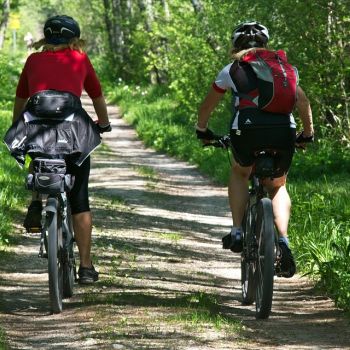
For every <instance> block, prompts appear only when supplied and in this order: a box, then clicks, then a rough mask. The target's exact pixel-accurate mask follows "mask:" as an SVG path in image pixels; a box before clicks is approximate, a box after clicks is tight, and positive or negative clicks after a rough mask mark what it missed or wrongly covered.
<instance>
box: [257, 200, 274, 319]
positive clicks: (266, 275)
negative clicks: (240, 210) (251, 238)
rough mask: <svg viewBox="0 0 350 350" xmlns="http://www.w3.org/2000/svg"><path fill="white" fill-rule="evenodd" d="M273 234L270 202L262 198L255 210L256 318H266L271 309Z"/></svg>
mask: <svg viewBox="0 0 350 350" xmlns="http://www.w3.org/2000/svg"><path fill="white" fill-rule="evenodd" d="M274 237H275V233H274V219H273V210H272V203H271V200H270V199H268V198H263V199H262V200H261V201H260V202H259V204H258V208H257V219H256V239H257V245H258V256H257V261H256V272H255V281H256V295H255V304H256V318H258V319H264V318H268V317H269V315H270V312H271V307H272V296H273V280H274V262H275V238H274Z"/></svg>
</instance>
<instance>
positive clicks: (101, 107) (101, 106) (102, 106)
mask: <svg viewBox="0 0 350 350" xmlns="http://www.w3.org/2000/svg"><path fill="white" fill-rule="evenodd" d="M92 103H93V105H94V109H95V112H96V115H97V118H98V123H99V124H100V125H101V126H105V125H107V124H109V119H108V113H107V105H106V101H105V98H104V97H103V96H100V97H97V98H94V99H92Z"/></svg>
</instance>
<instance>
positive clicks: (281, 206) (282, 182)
mask: <svg viewBox="0 0 350 350" xmlns="http://www.w3.org/2000/svg"><path fill="white" fill-rule="evenodd" d="M264 185H265V186H266V189H267V191H268V193H269V196H270V198H271V201H272V208H273V214H274V217H275V225H276V229H277V231H278V234H279V236H280V237H287V236H288V224H289V218H290V211H291V200H290V197H289V194H288V191H287V188H286V175H284V176H282V177H279V178H276V179H273V180H269V179H265V181H264Z"/></svg>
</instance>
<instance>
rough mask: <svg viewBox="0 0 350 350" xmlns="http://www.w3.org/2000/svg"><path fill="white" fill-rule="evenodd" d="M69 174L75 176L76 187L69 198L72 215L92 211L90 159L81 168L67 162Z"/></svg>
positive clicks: (69, 194)
mask: <svg viewBox="0 0 350 350" xmlns="http://www.w3.org/2000/svg"><path fill="white" fill-rule="evenodd" d="M67 173H69V174H72V175H74V176H75V181H74V186H73V188H72V190H71V191H70V192H69V193H68V196H67V197H68V200H69V203H70V206H71V211H72V214H79V213H83V212H85V211H90V206H89V191H88V186H89V176H90V157H87V158H86V159H85V160H84V162H83V164H81V165H80V166H77V165H76V164H74V163H72V162H70V161H69V160H67Z"/></svg>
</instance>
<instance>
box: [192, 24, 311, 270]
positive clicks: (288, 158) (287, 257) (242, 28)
mask: <svg viewBox="0 0 350 350" xmlns="http://www.w3.org/2000/svg"><path fill="white" fill-rule="evenodd" d="M268 40H269V33H268V30H267V28H266V27H265V26H263V25H261V24H260V23H258V22H245V23H242V24H240V25H239V26H238V27H236V28H235V30H234V31H233V35H232V44H233V50H232V53H233V58H234V62H233V63H230V64H228V65H227V66H226V67H224V68H223V69H222V70H221V72H220V73H219V74H218V76H217V78H216V80H215V82H214V83H213V84H212V87H211V89H210V91H209V93H208V94H207V96H206V97H205V99H204V101H203V102H202V104H201V106H200V108H199V113H198V122H197V125H196V133H197V137H198V138H199V139H201V140H202V141H203V142H204V143H206V142H208V141H209V140H211V139H213V137H214V134H213V132H212V131H211V130H210V129H209V128H208V121H209V118H210V116H211V114H212V112H213V111H214V109H215V108H216V106H217V105H218V103H219V102H220V100H221V99H222V97H223V95H224V93H225V92H226V91H227V90H230V91H232V92H233V97H234V98H233V110H234V113H233V118H232V124H231V130H230V136H231V137H230V138H231V144H232V151H233V156H234V160H235V162H234V164H233V166H232V171H231V177H230V182H229V189H228V193H229V202H230V207H231V211H232V220H233V226H232V228H231V232H230V233H229V234H228V235H227V236H225V237H223V248H224V249H231V250H232V251H233V252H241V251H242V239H241V238H242V234H241V233H242V220H243V215H244V210H245V207H246V203H247V200H248V180H249V176H250V173H251V171H252V166H253V164H254V152H255V151H256V150H258V149H261V148H275V149H278V150H282V151H283V152H281V156H280V159H279V164H278V168H279V169H280V171H279V174H278V177H276V178H275V179H273V180H271V179H264V181H265V182H264V184H265V185H266V187H267V190H268V192H269V195H270V198H271V200H272V205H273V211H274V216H275V225H276V228H277V231H278V233H279V245H280V248H281V251H282V262H281V268H282V269H283V270H284V271H283V272H285V277H292V276H293V275H294V273H295V271H296V268H295V263H294V258H293V255H292V253H291V251H290V248H289V242H288V238H287V231H288V223H289V217H290V209H291V201H290V197H289V195H288V192H287V188H286V179H287V173H288V170H289V167H290V165H291V162H292V158H293V154H294V146H295V143H297V144H301V145H303V144H304V143H305V142H311V141H313V133H314V130H313V122H312V112H311V107H310V103H309V100H308V99H307V97H306V95H305V93H304V91H303V90H302V89H301V88H300V87H299V86H297V87H296V90H297V93H296V103H295V107H296V109H297V110H298V112H299V116H300V118H301V121H302V124H303V128H304V130H303V132H302V133H301V134H299V135H298V137H296V132H295V130H296V124H295V121H294V118H293V115H292V114H291V113H288V114H284V113H278V114H276V113H270V112H264V111H262V110H260V109H259V108H257V107H254V106H252V107H250V108H249V109H246V110H245V111H244V110H240V109H239V106H240V101H241V99H242V98H243V97H242V96H247V95H248V94H249V93H251V92H252V91H256V90H258V85H257V77H256V75H255V74H254V71H253V69H252V68H251V67H250V66H249V65H241V66H240V69H233V68H234V67H235V66H234V64H235V63H237V62H238V61H239V60H240V58H241V57H242V56H244V55H245V54H247V53H248V52H254V51H257V50H259V49H264V48H266V45H267V42H268ZM244 112H246V113H244ZM276 167H277V166H276Z"/></svg>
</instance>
